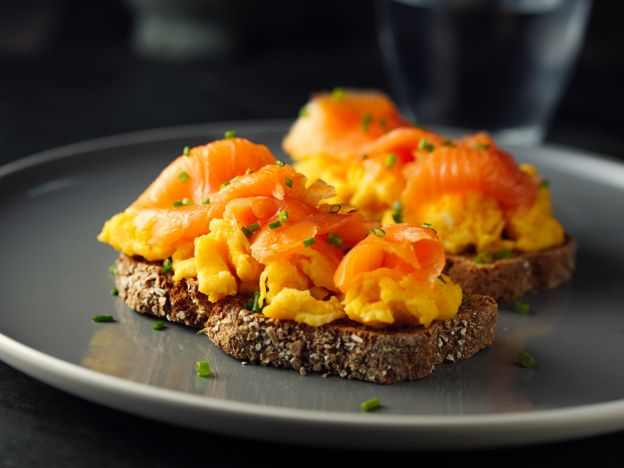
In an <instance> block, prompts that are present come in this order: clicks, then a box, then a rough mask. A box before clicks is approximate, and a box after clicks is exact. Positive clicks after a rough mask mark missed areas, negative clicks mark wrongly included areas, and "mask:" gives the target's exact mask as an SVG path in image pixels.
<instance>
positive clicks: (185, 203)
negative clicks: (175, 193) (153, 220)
mask: <svg viewBox="0 0 624 468" xmlns="http://www.w3.org/2000/svg"><path fill="white" fill-rule="evenodd" d="M192 204H193V200H191V199H190V198H183V199H182V200H176V201H174V202H173V206H175V207H180V206H189V205H192Z"/></svg>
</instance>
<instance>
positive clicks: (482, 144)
mask: <svg viewBox="0 0 624 468" xmlns="http://www.w3.org/2000/svg"><path fill="white" fill-rule="evenodd" d="M489 147H490V145H488V144H486V143H477V144H476V145H474V148H475V149H479V150H481V149H482V150H486V149H488V148H489Z"/></svg>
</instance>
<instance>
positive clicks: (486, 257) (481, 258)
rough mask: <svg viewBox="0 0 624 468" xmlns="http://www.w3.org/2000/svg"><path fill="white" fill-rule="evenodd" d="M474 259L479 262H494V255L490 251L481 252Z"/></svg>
mask: <svg viewBox="0 0 624 468" xmlns="http://www.w3.org/2000/svg"><path fill="white" fill-rule="evenodd" d="M474 260H475V262H476V263H479V264H485V263H492V262H493V261H494V256H493V255H492V254H491V253H490V252H480V253H479V254H478V255H477V256H476V257H475V259H474Z"/></svg>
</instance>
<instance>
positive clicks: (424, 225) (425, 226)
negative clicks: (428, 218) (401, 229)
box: [421, 223, 438, 234]
mask: <svg viewBox="0 0 624 468" xmlns="http://www.w3.org/2000/svg"><path fill="white" fill-rule="evenodd" d="M421 226H422V227H424V228H425V229H431V230H432V231H433V232H435V233H436V234H437V233H438V231H436V230H435V229H434V228H433V226H432V225H431V223H422V224H421Z"/></svg>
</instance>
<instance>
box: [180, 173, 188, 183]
mask: <svg viewBox="0 0 624 468" xmlns="http://www.w3.org/2000/svg"><path fill="white" fill-rule="evenodd" d="M178 179H180V181H181V182H186V181H187V180H189V175H188V172H186V171H182V172H180V173H179V174H178Z"/></svg>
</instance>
